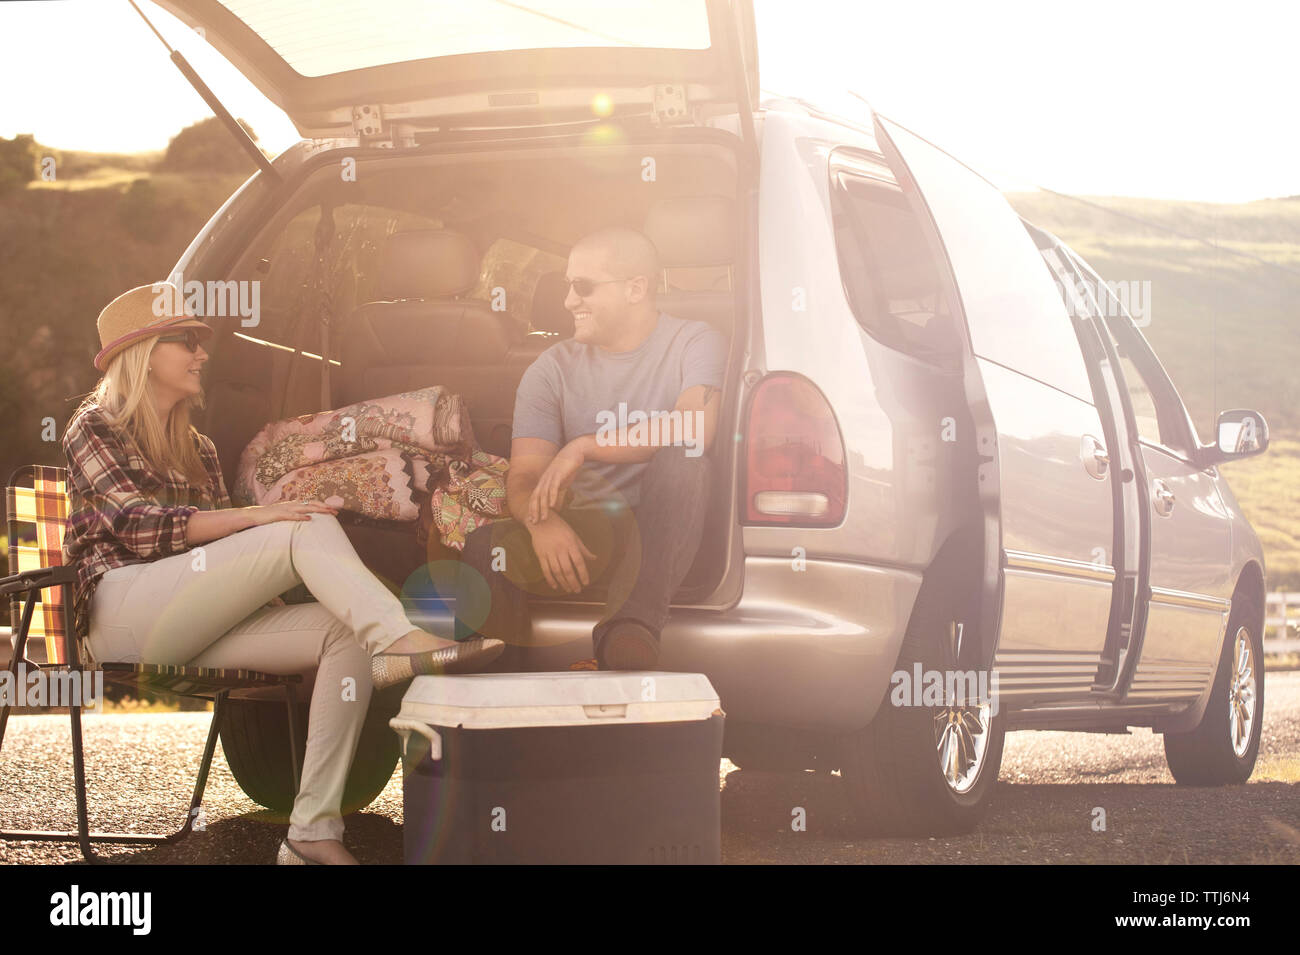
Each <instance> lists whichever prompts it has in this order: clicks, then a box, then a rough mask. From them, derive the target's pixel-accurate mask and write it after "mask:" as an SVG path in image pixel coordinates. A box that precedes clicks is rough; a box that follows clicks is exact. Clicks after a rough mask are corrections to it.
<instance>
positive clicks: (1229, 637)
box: [1164, 601, 1264, 786]
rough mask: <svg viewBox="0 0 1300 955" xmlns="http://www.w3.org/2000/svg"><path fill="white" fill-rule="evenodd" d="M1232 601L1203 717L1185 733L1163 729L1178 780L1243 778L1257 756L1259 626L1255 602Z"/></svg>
mask: <svg viewBox="0 0 1300 955" xmlns="http://www.w3.org/2000/svg"><path fill="white" fill-rule="evenodd" d="M1233 603H1234V606H1233V610H1232V612H1231V613H1230V614H1229V616H1228V626H1227V632H1226V633H1225V635H1224V640H1223V649H1222V651H1221V652H1220V654H1219V667H1218V670H1217V671H1216V672H1215V675H1214V686H1213V687H1211V689H1210V701H1209V703H1207V704H1206V707H1205V713H1204V714H1203V715H1202V716H1201V722H1200V723H1199V724H1198V725H1197V727H1196V728H1195V729H1193V730H1189V731H1188V732H1185V733H1165V734H1164V736H1165V761H1166V762H1167V763H1168V764H1169V771H1170V772H1171V773H1173V776H1174V781H1175V782H1177V783H1178V784H1179V785H1180V786H1223V785H1229V784H1232V783H1244V782H1245V781H1246V780H1247V779H1249V778H1250V774H1251V773H1252V772H1254V769H1255V760H1256V758H1257V757H1258V756H1259V740H1260V734H1261V732H1262V730H1263V725H1264V644H1263V637H1262V633H1261V631H1262V628H1261V627H1260V626H1259V616H1258V614H1256V613H1255V612H1254V609H1253V608H1251V607H1249V606H1247V605H1244V604H1241V605H1240V607H1239V606H1238V604H1239V601H1234V602H1233ZM1234 717H1235V719H1234Z"/></svg>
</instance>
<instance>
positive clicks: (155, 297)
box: [95, 282, 212, 371]
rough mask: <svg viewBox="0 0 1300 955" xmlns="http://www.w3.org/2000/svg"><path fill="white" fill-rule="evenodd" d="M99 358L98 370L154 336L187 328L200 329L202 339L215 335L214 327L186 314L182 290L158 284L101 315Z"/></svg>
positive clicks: (124, 295) (134, 292)
mask: <svg viewBox="0 0 1300 955" xmlns="http://www.w3.org/2000/svg"><path fill="white" fill-rule="evenodd" d="M97 324H98V326H99V344H100V346H101V348H100V350H99V354H98V355H96V356H95V367H96V368H98V369H99V370H100V371H107V370H108V363H109V362H110V361H112V360H113V357H114V356H115V355H116V354H117V353H118V352H120V351H121V350H122V349H124V348H126V347H127V346H129V345H131V344H133V343H135V342H137V341H139V340H140V339H142V338H149V337H150V336H152V335H159V334H168V333H170V332H173V331H179V330H182V329H186V328H194V329H198V331H199V337H200V338H204V339H206V338H208V337H210V336H211V335H212V326H210V325H207V324H205V323H204V322H202V321H201V320H199V319H197V318H195V317H194V316H193V315H191V314H190V313H189V312H187V311H185V306H184V302H183V298H182V295H181V290H180V289H179V288H177V286H176V284H175V283H174V282H154V283H153V284H152V285H141V286H139V287H138V288H133V289H131V290H130V291H129V292H123V293H122V294H121V295H119V296H118V297H117V298H115V299H113V301H111V302H109V303H108V304H107V305H105V306H104V310H103V311H102V312H100V313H99V321H98V323H97Z"/></svg>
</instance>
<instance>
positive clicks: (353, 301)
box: [258, 203, 442, 344]
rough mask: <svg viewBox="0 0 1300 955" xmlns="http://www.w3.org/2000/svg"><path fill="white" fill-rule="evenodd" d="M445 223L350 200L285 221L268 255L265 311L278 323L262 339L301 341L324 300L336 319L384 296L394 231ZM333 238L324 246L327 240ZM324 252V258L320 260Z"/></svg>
mask: <svg viewBox="0 0 1300 955" xmlns="http://www.w3.org/2000/svg"><path fill="white" fill-rule="evenodd" d="M441 227H442V223H441V222H439V221H437V220H435V219H429V218H426V217H424V216H419V215H414V214H412V213H409V212H404V211H401V210H398V209H389V208H385V207H382V206H371V205H361V204H352V203H348V204H345V205H339V206H335V207H333V209H332V211H328V212H327V211H325V210H324V208H323V207H322V206H319V205H313V206H309V207H307V208H306V209H303V210H302V211H301V212H299V213H298V214H297V215H295V216H294V217H293V218H292V219H290V220H289V221H288V223H286V224H285V227H284V229H283V230H281V232H280V234H279V235H278V236H276V237H275V239H274V240H273V242H272V244H271V246H270V249H269V251H268V252H267V253H266V255H265V258H266V265H265V267H264V277H263V279H262V289H261V296H262V308H263V312H264V313H267V314H269V315H270V316H271V317H272V321H271V322H268V323H267V324H266V325H265V326H263V327H262V328H260V329H259V331H258V337H260V338H265V339H268V340H271V341H276V342H282V343H285V344H295V343H297V342H298V340H299V338H300V336H299V335H298V334H296V332H297V331H299V330H300V328H299V326H301V325H302V324H303V323H304V322H308V323H309V322H310V318H311V315H310V313H311V311H312V310H313V309H314V308H316V307H317V303H319V302H321V301H322V299H324V300H325V301H327V302H328V305H329V308H330V311H331V314H332V315H333V317H334V319H335V320H337V321H341V320H343V319H345V318H346V317H347V316H348V315H349V314H350V313H351V312H352V310H353V309H354V308H356V307H357V306H358V305H362V304H364V303H366V302H371V301H375V300H376V299H377V298H378V297H379V288H378V282H379V273H380V264H381V259H382V256H383V254H384V246H385V243H386V242H387V239H388V237H389V236H390V235H392V234H393V233H394V232H407V231H410V230H414V229H436V228H441ZM325 236H328V237H329V242H328V243H327V244H325V245H323V246H322V244H321V240H322V238H324V237H325ZM322 256H323V260H322V261H318V259H321V258H322Z"/></svg>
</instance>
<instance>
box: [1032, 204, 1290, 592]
mask: <svg viewBox="0 0 1300 955" xmlns="http://www.w3.org/2000/svg"><path fill="white" fill-rule="evenodd" d="M1008 198H1009V199H1010V200H1011V203H1012V205H1013V206H1015V208H1016V210H1017V211H1018V212H1019V213H1020V214H1021V215H1022V216H1024V217H1025V218H1026V219H1028V220H1029V221H1031V222H1033V223H1034V224H1035V225H1038V226H1040V227H1042V228H1044V229H1047V230H1048V231H1049V232H1052V233H1054V234H1055V235H1057V236H1058V237H1060V238H1061V239H1062V240H1064V241H1065V242H1067V243H1068V244H1069V245H1070V246H1071V247H1072V248H1073V249H1074V250H1075V251H1076V252H1078V253H1079V254H1080V255H1082V256H1083V257H1084V258H1085V259H1087V261H1088V262H1089V264H1091V265H1092V267H1093V268H1095V269H1096V270H1097V272H1098V274H1100V275H1101V276H1102V278H1104V279H1107V280H1114V281H1119V280H1130V281H1139V282H1140V281H1143V280H1147V281H1150V283H1151V303H1150V305H1151V307H1150V319H1149V324H1148V325H1147V326H1146V327H1144V328H1143V330H1142V331H1143V334H1144V335H1145V336H1146V337H1147V340H1148V341H1150V342H1151V346H1152V347H1153V348H1154V349H1155V351H1156V354H1157V355H1159V357H1160V361H1161V363H1162V364H1163V365H1164V366H1165V370H1166V371H1168V372H1169V376H1170V377H1171V378H1172V379H1173V380H1174V384H1175V385H1177V386H1178V390H1179V393H1180V394H1181V395H1182V396H1183V400H1184V402H1186V404H1187V410H1188V411H1189V412H1190V413H1191V415H1192V420H1193V421H1195V423H1196V426H1197V429H1198V431H1199V432H1200V434H1201V438H1202V440H1209V439H1210V438H1211V436H1212V433H1213V427H1214V420H1215V416H1216V413H1217V411H1218V410H1222V409H1227V408H1254V409H1256V410H1258V411H1260V412H1262V413H1263V415H1264V417H1265V418H1266V419H1267V420H1268V423H1269V427H1270V431H1271V434H1272V444H1271V449H1270V451H1269V453H1268V454H1266V455H1263V456H1262V457H1259V458H1252V459H1250V460H1247V461H1238V462H1234V463H1231V464H1227V465H1224V467H1223V473H1224V474H1225V475H1226V477H1227V478H1228V482H1229V483H1230V484H1231V485H1232V488H1233V490H1234V492H1235V493H1236V495H1237V498H1238V500H1239V501H1240V502H1241V506H1242V509H1243V510H1244V511H1245V513H1246V516H1247V517H1248V518H1249V519H1250V521H1251V523H1252V524H1253V525H1254V526H1255V529H1256V530H1257V531H1258V532H1259V535H1260V539H1261V540H1262V541H1263V543H1264V548H1265V559H1266V561H1267V562H1268V584H1269V587H1270V589H1288V590H1300V500H1298V497H1300V376H1297V375H1296V369H1297V368H1298V367H1300V198H1291V199H1269V200H1260V201H1257V202H1248V203H1242V204H1238V205H1225V204H1218V203H1201V202H1174V201H1165V200H1157V199H1132V198H1119V197H1087V198H1088V202H1089V203H1096V204H1097V205H1101V206H1105V207H1106V209H1107V210H1113V211H1105V210H1102V209H1098V208H1095V207H1093V206H1090V205H1085V204H1083V203H1080V202H1076V201H1074V200H1071V199H1067V198H1065V197H1062V196H1056V195H1052V194H1050V193H1042V192H1036V193H1015V194H1012V195H1009V196H1008ZM1130 217H1131V218H1130ZM1134 219H1142V220H1147V221H1150V222H1154V223H1158V224H1159V225H1161V226H1163V227H1164V228H1153V227H1151V226H1149V225H1146V224H1143V223H1141V222H1137V221H1134ZM1174 233H1177V234H1174ZM1188 236H1196V237H1203V238H1205V239H1208V240H1210V241H1211V242H1212V243H1215V244H1217V245H1218V246H1220V247H1221V248H1219V249H1216V248H1212V247H1210V246H1208V245H1206V244H1205V243H1203V242H1199V241H1196V240H1195V239H1193V238H1188ZM1225 250H1232V251H1234V252H1241V253H1247V254H1248V255H1250V256H1254V258H1245V257H1242V256H1238V255H1233V254H1230V253H1229V252H1227V251H1225ZM1216 405H1217V407H1216Z"/></svg>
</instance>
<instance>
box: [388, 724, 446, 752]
mask: <svg viewBox="0 0 1300 955" xmlns="http://www.w3.org/2000/svg"><path fill="white" fill-rule="evenodd" d="M388 725H389V726H391V727H392V728H393V729H394V730H396V731H397V735H398V736H400V737H402V755H403V756H405V755H406V744H407V742H408V741H409V740H410V738H411V732H412V731H414V732H416V733H419V734H420V735H421V736H423V737H424V738H425V739H427V740H428V741H429V758H430V759H442V737H441V736H439V735H438V734H437V733H435V732H434V731H433V729H432V728H431V727H430V726H429V724H428V723H422V722H420V721H419V720H407V719H403V718H402V717H400V716H394V717H393V718H392V719H391V720H389V721H388Z"/></svg>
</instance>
